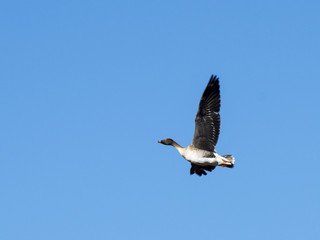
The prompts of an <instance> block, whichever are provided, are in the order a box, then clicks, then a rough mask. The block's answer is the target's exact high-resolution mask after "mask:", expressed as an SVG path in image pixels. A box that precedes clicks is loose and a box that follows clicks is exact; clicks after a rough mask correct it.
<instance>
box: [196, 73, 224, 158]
mask: <svg viewBox="0 0 320 240" xmlns="http://www.w3.org/2000/svg"><path fill="white" fill-rule="evenodd" d="M219 111H220V86H219V78H217V76H213V75H212V76H211V78H210V80H209V83H208V85H207V87H206V89H205V90H204V92H203V94H202V97H201V100H200V104H199V109H198V113H197V116H196V119H195V124H196V126H195V131H194V135H193V140H192V145H193V146H194V147H196V148H199V149H203V150H207V151H210V152H214V151H215V145H216V144H217V142H218V138H219V133H220V114H219Z"/></svg>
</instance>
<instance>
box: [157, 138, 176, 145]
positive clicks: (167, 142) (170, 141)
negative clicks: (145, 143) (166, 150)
mask: <svg viewBox="0 0 320 240" xmlns="http://www.w3.org/2000/svg"><path fill="white" fill-rule="evenodd" d="M158 143H162V144H164V145H173V143H174V141H173V140H172V139H171V138H166V139H164V140H159V141H158Z"/></svg>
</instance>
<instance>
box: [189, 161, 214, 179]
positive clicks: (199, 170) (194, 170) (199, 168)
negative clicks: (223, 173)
mask: <svg viewBox="0 0 320 240" xmlns="http://www.w3.org/2000/svg"><path fill="white" fill-rule="evenodd" d="M215 168H216V167H215V166H199V165H196V164H194V163H191V168H190V175H192V174H194V173H195V174H197V175H199V176H201V175H202V174H203V175H207V173H206V171H209V172H211V171H212V170H213V169H215ZM204 170H206V171H204Z"/></svg>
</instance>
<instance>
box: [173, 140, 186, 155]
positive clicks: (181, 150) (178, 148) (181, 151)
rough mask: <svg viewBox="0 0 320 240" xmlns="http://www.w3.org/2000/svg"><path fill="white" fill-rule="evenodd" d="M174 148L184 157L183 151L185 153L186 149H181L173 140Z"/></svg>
mask: <svg viewBox="0 0 320 240" xmlns="http://www.w3.org/2000/svg"><path fill="white" fill-rule="evenodd" d="M172 146H174V147H175V148H176V149H177V150H178V152H179V153H180V154H181V155H182V153H183V151H184V148H183V147H181V146H180V145H179V144H178V143H176V142H175V141H173V140H172Z"/></svg>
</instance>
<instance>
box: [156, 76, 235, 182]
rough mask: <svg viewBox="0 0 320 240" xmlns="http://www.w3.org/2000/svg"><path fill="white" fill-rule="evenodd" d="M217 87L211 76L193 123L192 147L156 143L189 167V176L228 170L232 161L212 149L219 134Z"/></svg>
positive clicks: (232, 163) (170, 141)
mask: <svg viewBox="0 0 320 240" xmlns="http://www.w3.org/2000/svg"><path fill="white" fill-rule="evenodd" d="M219 111H220V86H219V78H218V77H217V76H214V75H212V76H211V78H210V80H209V83H208V85H207V87H206V89H205V90H204V92H203V94H202V97H201V100H200V104H199V109H198V113H197V115H196V119H195V131H194V135H193V140H192V143H191V144H190V145H189V146H188V147H186V148H183V147H181V146H180V145H179V144H178V143H176V142H175V141H174V140H172V139H171V138H166V139H164V140H159V141H158V142H159V143H162V144H164V145H171V146H174V147H175V148H176V149H177V150H178V151H179V153H180V154H181V155H182V157H184V158H185V159H186V160H187V161H188V162H190V163H191V169H190V174H191V175H192V174H194V173H196V174H197V175H199V176H201V175H202V174H203V175H207V173H206V171H209V172H211V171H212V170H213V169H215V167H216V166H220V167H228V168H232V167H233V166H234V162H235V159H234V157H233V156H232V155H222V156H220V155H219V154H218V153H216V150H215V146H216V144H217V142H218V137H219V133H220V114H219Z"/></svg>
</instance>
